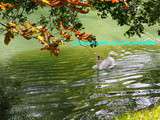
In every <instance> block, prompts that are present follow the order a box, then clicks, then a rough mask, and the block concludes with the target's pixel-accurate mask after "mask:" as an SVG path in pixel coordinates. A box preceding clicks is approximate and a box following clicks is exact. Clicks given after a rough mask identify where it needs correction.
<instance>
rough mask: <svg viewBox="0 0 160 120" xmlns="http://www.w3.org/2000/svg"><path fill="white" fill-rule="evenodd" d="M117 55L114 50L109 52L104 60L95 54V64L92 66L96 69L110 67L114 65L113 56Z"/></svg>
mask: <svg viewBox="0 0 160 120" xmlns="http://www.w3.org/2000/svg"><path fill="white" fill-rule="evenodd" d="M115 55H117V54H116V53H115V52H110V53H109V54H108V57H107V58H106V59H104V60H100V56H97V64H96V65H94V66H93V67H92V68H93V69H97V70H105V69H111V68H113V67H114V66H115V65H116V62H115V60H114V58H113V57H114V56H115Z"/></svg>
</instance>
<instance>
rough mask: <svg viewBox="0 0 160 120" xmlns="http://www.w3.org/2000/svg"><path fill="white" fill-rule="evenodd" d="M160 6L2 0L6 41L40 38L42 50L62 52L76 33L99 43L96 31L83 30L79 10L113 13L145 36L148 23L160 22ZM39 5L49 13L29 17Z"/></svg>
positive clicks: (152, 0) (101, 0)
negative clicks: (90, 32) (95, 34)
mask: <svg viewBox="0 0 160 120" xmlns="http://www.w3.org/2000/svg"><path fill="white" fill-rule="evenodd" d="M150 6H152V7H150ZM159 6H160V1H159V0H147V1H144V0H1V2H0V10H1V13H0V16H1V18H2V19H3V20H5V22H3V23H2V22H0V24H1V25H2V26H3V27H4V30H3V31H5V44H9V42H10V41H11V39H13V38H14V36H15V35H17V34H18V35H21V36H23V37H24V38H26V39H28V40H29V39H32V38H36V39H37V40H39V41H40V43H41V44H42V45H43V48H42V49H41V50H49V51H50V52H51V53H53V54H54V55H58V54H59V46H60V45H62V43H64V42H68V41H71V40H72V39H75V37H76V38H77V39H79V40H84V41H89V42H90V46H91V47H96V46H97V42H96V37H95V36H94V35H92V34H88V33H85V32H81V31H82V29H84V28H83V24H82V23H81V21H80V20H79V14H87V13H88V12H89V11H90V10H91V9H94V10H96V11H97V12H98V15H99V16H100V17H101V18H102V19H104V18H106V17H107V16H109V15H110V16H111V17H112V18H113V19H114V20H116V21H117V22H118V24H119V25H120V26H123V25H127V26H129V29H128V31H126V35H128V36H130V37H131V36H133V35H135V34H136V35H138V36H141V34H142V33H143V32H144V27H145V25H149V26H151V25H155V24H159V23H160V9H159ZM39 8H43V9H44V10H45V9H47V13H46V15H42V16H41V17H40V18H39V19H38V20H37V21H36V22H33V21H29V20H28V16H29V15H31V14H34V13H35V11H37V10H38V9H39ZM26 24H28V25H26ZM57 33H58V34H57Z"/></svg>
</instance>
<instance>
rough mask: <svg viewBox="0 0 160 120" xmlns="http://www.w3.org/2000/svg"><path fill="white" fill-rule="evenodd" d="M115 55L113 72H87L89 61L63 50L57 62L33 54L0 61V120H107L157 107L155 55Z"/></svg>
mask: <svg viewBox="0 0 160 120" xmlns="http://www.w3.org/2000/svg"><path fill="white" fill-rule="evenodd" d="M73 51H74V53H73ZM10 54H13V53H8V54H7V55H8V56H10ZM105 54H106V53H105ZM118 54H119V55H118V57H117V58H116V61H117V66H116V67H115V68H114V69H112V70H109V71H94V70H92V69H91V68H92V66H93V65H94V64H95V58H94V55H93V54H92V53H91V51H88V50H86V48H82V49H79V48H78V49H76V48H70V49H67V48H66V49H64V50H63V51H62V54H61V55H60V56H59V57H58V58H56V57H52V56H50V55H48V54H47V53H43V52H42V53H41V52H39V51H38V50H32V51H26V52H20V53H18V54H14V55H12V57H8V59H7V56H5V57H6V59H5V60H3V62H1V64H0V66H1V69H0V76H1V83H2V84H1V85H2V86H3V87H2V88H4V89H5V91H6V96H7V97H5V98H6V99H5V102H4V103H5V104H6V105H8V106H9V107H8V109H9V110H10V111H9V112H6V111H5V110H4V111H5V112H6V114H4V115H3V116H8V117H9V118H10V119H11V120H30V119H38V120H41V119H42V120H71V119H75V120H97V119H99V120H104V119H105V120H111V119H112V118H113V117H115V116H116V115H120V114H123V113H125V112H126V111H130V110H131V111H133V110H139V109H143V108H146V107H150V106H152V105H155V104H156V103H158V102H159V99H160V81H159V80H160V57H159V56H160V50H159V49H150V50H148V49H140V50H130V51H129V50H125V49H123V50H119V51H118ZM103 56H104V55H103ZM8 96H12V97H13V98H12V99H10V97H8ZM2 101H3V99H2Z"/></svg>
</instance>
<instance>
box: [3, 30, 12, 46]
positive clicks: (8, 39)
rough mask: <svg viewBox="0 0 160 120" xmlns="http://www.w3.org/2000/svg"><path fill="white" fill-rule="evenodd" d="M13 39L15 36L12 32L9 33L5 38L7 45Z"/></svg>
mask: <svg viewBox="0 0 160 120" xmlns="http://www.w3.org/2000/svg"><path fill="white" fill-rule="evenodd" d="M12 38H14V34H13V33H12V32H11V31H8V32H7V33H6V34H5V38H4V43H5V45H8V44H9V43H10V41H11V39H12Z"/></svg>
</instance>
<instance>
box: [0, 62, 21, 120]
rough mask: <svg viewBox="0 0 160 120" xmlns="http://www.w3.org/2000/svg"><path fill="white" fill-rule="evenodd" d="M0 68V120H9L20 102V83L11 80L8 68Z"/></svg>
mask: <svg viewBox="0 0 160 120" xmlns="http://www.w3.org/2000/svg"><path fill="white" fill-rule="evenodd" d="M0 67H1V69H0V77H1V78H0V119H1V120H8V119H9V118H10V111H11V109H12V106H13V105H14V104H15V103H16V104H17V103H18V102H19V99H18V96H17V90H18V88H19V85H20V83H19V82H17V81H12V80H11V79H10V78H9V75H8V73H7V69H6V67H3V66H2V65H0Z"/></svg>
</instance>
